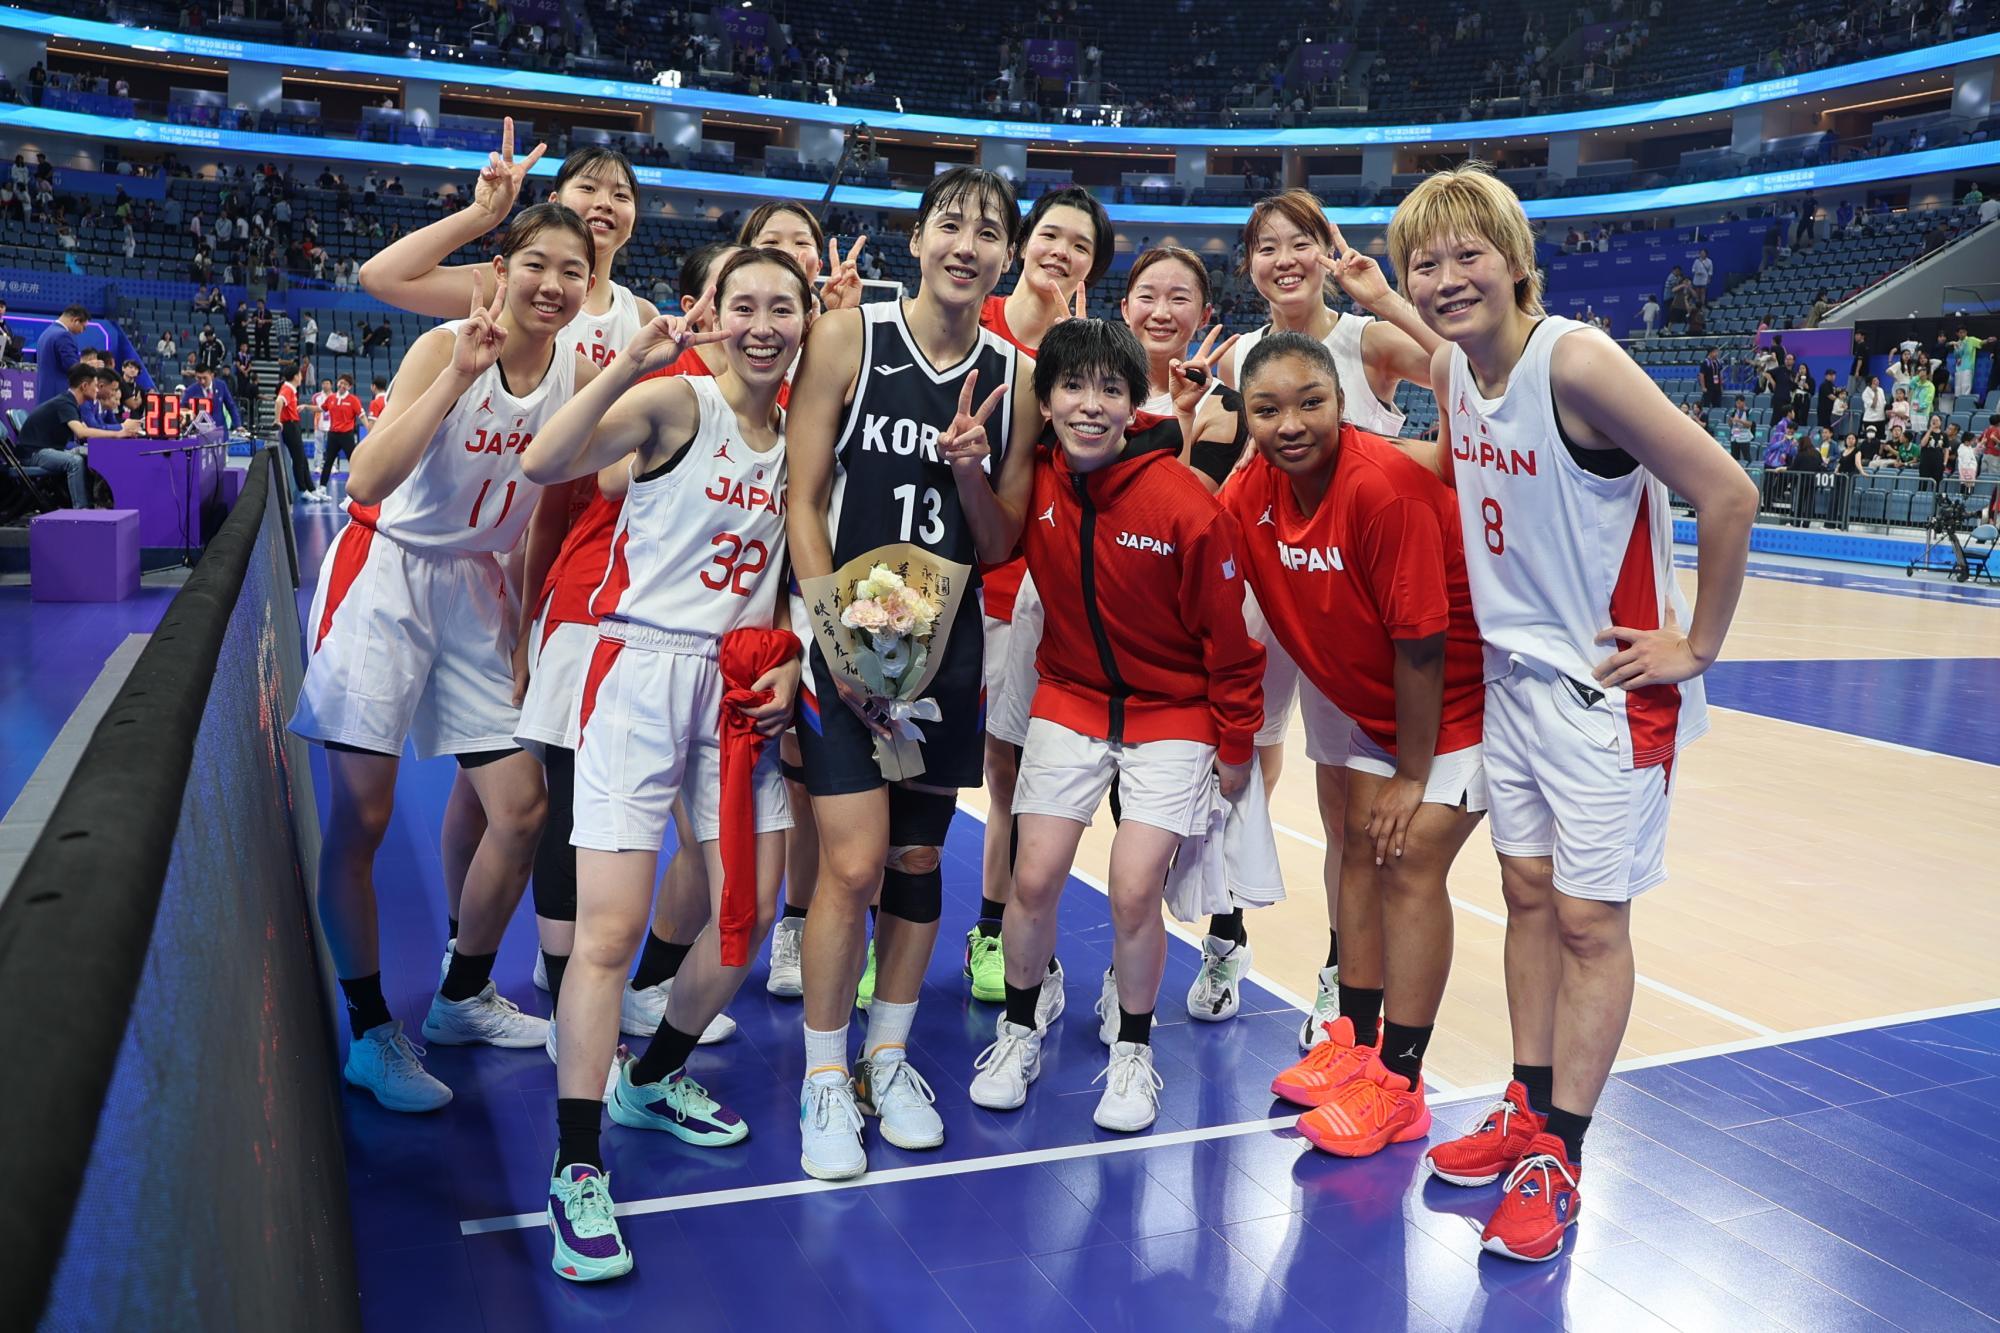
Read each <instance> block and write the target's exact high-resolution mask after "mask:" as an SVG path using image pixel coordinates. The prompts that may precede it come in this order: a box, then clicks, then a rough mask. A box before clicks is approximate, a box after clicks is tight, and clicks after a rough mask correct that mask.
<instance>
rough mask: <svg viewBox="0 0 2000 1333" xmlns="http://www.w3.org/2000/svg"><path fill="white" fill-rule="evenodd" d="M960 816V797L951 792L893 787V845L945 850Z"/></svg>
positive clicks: (890, 811) (891, 830) (890, 805)
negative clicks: (953, 823)
mask: <svg viewBox="0 0 2000 1333" xmlns="http://www.w3.org/2000/svg"><path fill="white" fill-rule="evenodd" d="M957 813H958V798H957V797H955V796H953V795H951V794H950V793H949V792H941V791H911V790H910V789H909V788H908V787H891V788H889V845H890V846H891V847H942V846H944V835H945V834H947V833H949V832H950V831H951V817H952V816H953V815H955V814H957Z"/></svg>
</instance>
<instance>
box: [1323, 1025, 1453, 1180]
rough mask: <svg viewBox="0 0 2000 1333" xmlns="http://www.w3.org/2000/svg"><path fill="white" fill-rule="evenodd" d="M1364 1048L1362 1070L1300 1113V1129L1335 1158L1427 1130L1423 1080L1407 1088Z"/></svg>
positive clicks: (1428, 1110) (1356, 1154)
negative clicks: (1320, 1102) (1316, 1105)
mask: <svg viewBox="0 0 2000 1333" xmlns="http://www.w3.org/2000/svg"><path fill="white" fill-rule="evenodd" d="M1365 1049H1367V1050H1368V1059H1367V1060H1366V1061H1364V1062H1363V1064H1362V1067H1361V1070H1360V1072H1359V1073H1358V1074H1357V1075H1356V1076H1355V1077H1353V1078H1351V1079H1349V1080H1347V1082H1345V1083H1343V1084H1341V1085H1340V1087H1338V1088H1336V1089H1335V1090H1334V1093H1333V1096H1332V1097H1331V1098H1329V1099H1328V1100H1327V1103H1326V1105H1324V1106H1322V1107H1319V1108H1318V1109H1316V1110H1312V1111H1307V1112H1306V1113H1305V1114H1304V1115H1302V1116H1300V1117H1299V1124H1298V1129H1299V1133H1301V1134H1303V1135H1305V1137H1306V1138H1307V1139H1308V1140H1309V1141H1311V1143H1312V1145H1313V1147H1315V1148H1318V1149H1319V1150H1320V1151H1322V1152H1330V1153H1332V1154H1333V1155H1334V1156H1336V1157H1367V1156H1370V1155H1371V1154H1374V1153H1378V1152H1380V1151H1382V1149H1384V1148H1386V1147H1388V1146H1389V1145H1390V1144H1392V1143H1408V1142H1409V1141H1410V1140H1411V1139H1420V1138H1422V1137H1423V1136H1424V1135H1426V1134H1428V1133H1429V1132H1430V1128H1431V1108H1430V1105H1429V1103H1427V1102H1426V1101H1425V1100H1424V1085H1423V1080H1421V1079H1419V1080H1418V1081H1417V1085H1416V1086H1415V1087H1411V1086H1410V1081H1409V1080H1408V1079H1406V1078H1404V1077H1403V1076H1402V1075H1401V1074H1392V1073H1390V1072H1389V1070H1388V1069H1387V1068H1385V1067H1384V1066H1383V1064H1382V1062H1381V1061H1380V1060H1379V1059H1377V1058H1375V1052H1374V1050H1373V1048H1365Z"/></svg>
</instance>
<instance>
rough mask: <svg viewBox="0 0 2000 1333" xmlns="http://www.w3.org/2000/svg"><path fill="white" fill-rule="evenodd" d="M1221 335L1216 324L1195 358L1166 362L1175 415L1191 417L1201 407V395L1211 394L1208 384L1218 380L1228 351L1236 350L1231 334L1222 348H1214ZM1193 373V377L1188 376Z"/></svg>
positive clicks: (1169, 390)
mask: <svg viewBox="0 0 2000 1333" xmlns="http://www.w3.org/2000/svg"><path fill="white" fill-rule="evenodd" d="M1221 332H1222V326H1221V325H1220V324H1217V325H1216V326H1215V327H1214V328H1211V329H1210V330H1209V331H1208V336H1207V337H1206V338H1203V339H1202V340H1201V346H1200V347H1198V348H1196V349H1195V353H1194V355H1193V356H1191V357H1189V358H1188V359H1187V360H1186V361H1182V360H1179V359H1178V358H1176V359H1174V360H1172V361H1169V362H1167V392H1168V393H1169V394H1171V395H1172V397H1173V400H1174V415H1175V416H1177V417H1192V416H1193V415H1194V413H1195V409H1196V408H1198V407H1199V406H1201V399H1202V395H1203V394H1205V393H1207V392H1208V386H1209V382H1210V381H1211V380H1213V379H1214V378H1215V368H1216V366H1217V365H1218V364H1220V363H1221V361H1222V359H1223V358H1224V357H1226V356H1228V355H1229V349H1230V348H1232V347H1234V346H1236V339H1237V338H1238V336H1239V335H1238V334H1234V333H1232V334H1230V335H1229V338H1228V340H1227V341H1226V342H1224V343H1223V344H1222V346H1220V347H1217V346H1215V339H1216V335H1217V334H1219V333H1221ZM1190 371H1193V372H1194V373H1193V374H1190V373H1189V372H1190Z"/></svg>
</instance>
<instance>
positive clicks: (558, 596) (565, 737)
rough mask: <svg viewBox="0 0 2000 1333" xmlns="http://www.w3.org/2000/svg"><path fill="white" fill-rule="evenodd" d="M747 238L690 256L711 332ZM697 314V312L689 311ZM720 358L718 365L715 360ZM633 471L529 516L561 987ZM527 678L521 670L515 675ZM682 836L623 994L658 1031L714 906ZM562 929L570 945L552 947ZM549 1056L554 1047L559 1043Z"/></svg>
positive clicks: (684, 279)
mask: <svg viewBox="0 0 2000 1333" xmlns="http://www.w3.org/2000/svg"><path fill="white" fill-rule="evenodd" d="M737 250H738V247H736V246H732V245H729V244H726V243H717V244H714V245H708V246H704V247H702V248H701V249H699V250H697V251H695V252H694V253H692V254H690V255H688V256H687V257H686V258H685V259H683V260H682V261H681V271H680V281H681V311H682V313H683V314H684V315H689V314H690V312H691V311H693V310H694V308H695V307H696V306H697V305H700V306H702V308H703V309H704V310H706V311H707V312H708V313H707V314H705V315H703V316H702V317H701V318H700V320H699V321H698V328H699V329H701V330H702V331H706V330H707V329H708V328H711V327H712V324H713V318H714V313H713V307H714V302H713V301H712V300H711V301H708V302H706V303H705V304H704V303H703V301H702V298H703V297H704V296H705V295H707V293H708V286H709V284H710V283H711V282H712V281H713V280H714V278H715V276H716V275H717V273H719V271H720V269H721V267H722V265H723V263H725V262H726V261H727V260H728V258H729V257H730V256H732V255H734V254H735V253H737ZM690 317H691V316H690ZM711 358H712V359H713V364H711V360H710V359H711ZM728 369H729V361H728V357H727V355H726V354H725V353H724V352H723V351H722V350H721V348H719V347H715V346H707V347H704V346H699V345H698V346H694V347H690V348H689V349H688V350H687V352H686V353H684V354H683V355H682V356H681V357H680V358H679V359H678V360H676V361H675V362H673V363H672V364H671V365H669V366H666V367H664V368H663V369H661V370H658V371H654V372H651V373H650V374H649V375H648V376H647V377H648V378H650V377H651V376H652V375H659V376H666V375H697V376H704V377H706V376H709V375H713V374H716V373H718V372H720V373H727V372H728ZM629 480H630V470H629V469H627V468H625V467H623V466H621V465H617V464H614V465H613V466H611V467H608V468H606V469H604V471H603V473H602V474H601V475H598V476H591V477H579V478H577V479H575V480H574V481H570V482H565V483H564V484H562V485H559V486H552V487H550V488H548V490H546V491H545V492H544V493H543V497H542V503H541V504H540V505H539V506H537V508H536V510H535V517H534V519H533V521H532V522H531V523H530V524H529V526H528V540H527V563H526V569H525V575H524V579H523V583H524V586H526V587H529V588H539V589H540V590H541V591H540V594H539V597H538V598H537V599H536V600H535V603H534V605H535V607H536V609H535V611H534V621H533V625H532V628H531V632H530V633H529V634H528V635H526V636H524V642H523V645H522V648H521V650H520V652H519V654H517V659H516V670H517V672H520V671H525V672H526V673H527V676H528V681H527V687H526V690H525V693H524V695H523V698H522V703H521V724H520V727H519V729H518V730H517V731H516V732H515V735H516V736H517V737H520V738H521V739H523V740H526V741H532V742H534V744H535V745H536V747H537V748H538V749H539V751H540V754H541V758H542V765H543V768H544V769H545V770H546V772H547V776H548V787H549V817H548V820H547V822H546V823H545V824H544V826H543V830H542V840H541V843H540V845H539V846H538V847H537V848H536V850H535V877H534V884H535V898H536V904H535V911H536V915H537V917H539V918H541V920H540V921H539V923H538V924H539V927H540V930H541V933H542V938H543V941H544V944H543V948H542V953H541V957H540V958H539V959H538V966H537V968H536V974H537V975H536V984H537V985H540V986H542V987H543V988H544V989H546V990H548V991H549V992H550V996H551V999H552V1000H553V999H555V998H557V997H558V996H559V994H560V991H561V986H562V978H563V975H564V967H565V965H566V963H567V961H568V958H569V955H570V950H569V944H570V940H571V938H572V935H573V933H574V930H575V921H576V896H575V894H574V893H573V892H565V891H564V889H565V888H566V887H567V886H573V884H574V875H575V866H576V852H575V850H574V849H573V848H572V847H571V846H570V841H569V839H570V831H571V821H572V811H573V808H574V790H575V777H576V753H575V745H576V737H575V721H576V693H577V689H578V688H579V682H580V681H581V680H582V679H583V673H584V667H585V665H586V664H587V663H588V662H589V660H590V654H591V652H592V651H593V650H594V648H595V646H596V643H597V615H596V613H595V612H594V611H593V610H592V609H591V594H592V593H594V592H595V591H596V589H597V585H598V584H599V583H600V582H601V581H602V580H603V578H604V570H605V567H606V566H607V565H608V564H609V563H610V560H611V543H612V539H613V536H614V533H615V531H616V529H617V526H618V513H619V508H620V506H621V504H622V503H623V500H624V495H625V485H626V483H627V481H629ZM517 683H518V676H517ZM674 828H675V832H676V835H677V837H676V843H675V850H674V855H673V858H672V859H671V860H670V861H669V863H668V865H667V872H666V876H665V881H664V888H663V890H662V892H661V894H660V906H659V915H658V917H657V919H656V920H655V921H654V923H653V930H652V933H651V934H649V935H648V936H647V937H646V943H645V948H644V949H643V950H642V951H641V953H640V955H639V965H638V968H637V969H636V970H635V971H634V972H633V974H632V979H631V982H630V984H628V985H627V987H626V989H625V992H624V994H623V995H622V996H621V997H620V1005H621V1007H620V1014H619V1024H620V1030H621V1031H624V1032H627V1033H630V1034H632V1035H634V1036H641V1037H649V1036H652V1035H653V1033H654V1032H655V1031H656V1030H657V1029H658V1028H659V1025H660V1017H661V1015H662V1014H664V1013H665V1012H666V1006H667V1000H668V995H669V993H670V991H671V989H672V985H673V979H674V977H675V976H676V975H677V974H678V972H679V971H680V965H681V963H682V962H683V961H684V960H685V959H686V957H687V955H688V951H689V950H690V948H691V947H692V946H693V944H694V942H695V939H696V937H697V936H698V935H699V933H700V931H701V927H702V924H703V922H704V921H706V920H707V913H708V901H707V900H708V884H707V880H706V878H705V876H704V874H703V872H702V868H701V853H700V851H699V849H698V848H697V846H696V844H695V839H694V838H693V837H691V836H689V835H688V831H689V828H690V826H689V825H688V822H687V820H686V818H685V812H684V811H683V809H682V808H681V806H680V805H678V804H676V805H675V807H674ZM551 939H553V940H555V941H557V942H558V943H559V945H560V946H561V947H560V949H559V950H552V949H551V948H550V947H549V943H548V942H549V941H550V940H551ZM735 1031H736V1024H735V1021H734V1020H732V1019H731V1018H730V1017H729V1016H728V1015H727V1014H718V1015H716V1017H715V1019H714V1021H713V1022H711V1023H710V1024H709V1026H708V1028H707V1029H706V1030H705V1031H704V1032H703V1033H702V1041H703V1043H704V1044H712V1043H714V1042H719V1041H724V1040H727V1039H728V1038H729V1036H730V1035H731V1034H733V1033H734V1032H735ZM549 1058H550V1059H552V1060H553V1059H555V1058H556V1051H555V1048H554V1047H553V1046H551V1047H550V1050H549Z"/></svg>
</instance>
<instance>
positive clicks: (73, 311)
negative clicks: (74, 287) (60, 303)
mask: <svg viewBox="0 0 2000 1333" xmlns="http://www.w3.org/2000/svg"><path fill="white" fill-rule="evenodd" d="M62 318H64V319H89V318H90V312H89V311H88V310H85V309H84V308H83V307H82V306H80V305H66V306H64V307H63V312H62Z"/></svg>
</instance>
